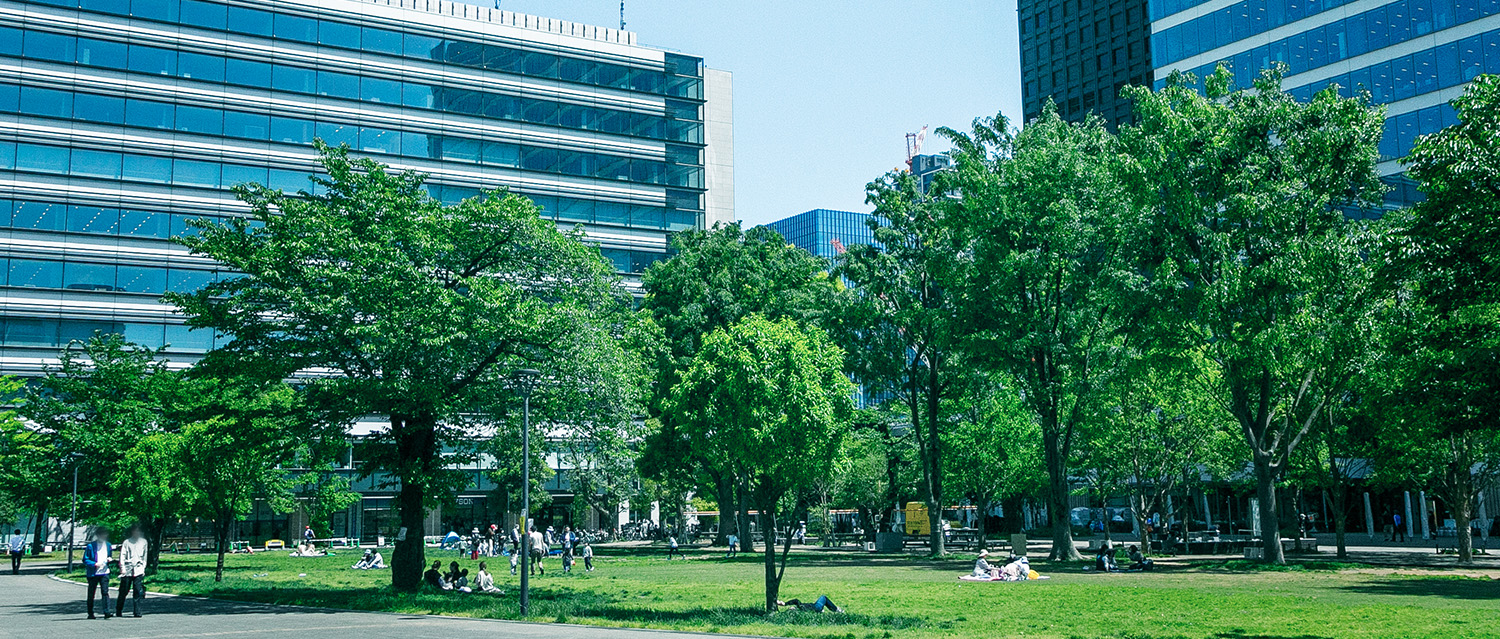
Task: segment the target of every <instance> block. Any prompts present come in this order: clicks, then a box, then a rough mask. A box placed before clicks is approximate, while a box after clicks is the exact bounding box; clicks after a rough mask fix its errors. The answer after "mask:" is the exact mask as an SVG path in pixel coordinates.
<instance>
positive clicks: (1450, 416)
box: [1383, 75, 1500, 562]
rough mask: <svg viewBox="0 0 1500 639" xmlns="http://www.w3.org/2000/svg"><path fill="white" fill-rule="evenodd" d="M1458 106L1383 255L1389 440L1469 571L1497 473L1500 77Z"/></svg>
mask: <svg viewBox="0 0 1500 639" xmlns="http://www.w3.org/2000/svg"><path fill="white" fill-rule="evenodd" d="M1453 106H1454V107H1455V108H1456V109H1457V111H1458V119H1459V123H1458V124H1456V125H1454V126H1450V127H1448V128H1445V129H1443V130H1442V131H1439V132H1437V133H1435V134H1432V135H1427V136H1423V137H1422V138H1420V139H1419V140H1418V142H1417V145H1416V147H1415V148H1413V149H1412V153H1411V155H1410V156H1408V158H1407V163H1408V164H1409V165H1410V167H1411V168H1410V174H1411V176H1412V177H1413V178H1415V179H1416V180H1417V181H1418V182H1419V183H1420V185H1421V189H1422V192H1423V193H1424V194H1426V198H1425V199H1424V200H1423V201H1422V202H1421V203H1419V204H1417V205H1416V207H1415V208H1414V209H1413V210H1412V211H1411V212H1410V214H1409V215H1407V216H1403V217H1399V218H1398V219H1397V221H1396V225H1397V228H1396V231H1395V233H1394V234H1393V235H1392V237H1391V241H1390V243H1389V248H1388V250H1387V251H1386V253H1387V255H1388V257H1389V262H1390V266H1389V270H1388V275H1387V279H1388V281H1390V282H1391V284H1392V289H1393V290H1394V291H1395V292H1396V296H1397V300H1398V305H1399V306H1398V309H1399V310H1398V313H1397V318H1398V319H1397V321H1396V322H1395V326H1394V329H1395V330H1393V331H1392V337H1391V341H1392V352H1393V353H1397V354H1399V355H1400V356H1399V357H1398V358H1396V359H1395V360H1394V366H1392V367H1390V368H1388V369H1386V371H1387V372H1389V373H1391V376H1390V383H1389V385H1388V388H1389V389H1390V390H1391V394H1392V395H1393V399H1394V400H1395V401H1393V402H1392V403H1393V404H1394V405H1395V406H1396V408H1397V410H1396V411H1395V412H1394V414H1392V415H1391V416H1392V417H1398V418H1399V419H1392V420H1390V422H1389V423H1390V425H1391V427H1392V432H1391V433H1390V435H1389V436H1388V437H1386V438H1385V439H1387V441H1388V442H1390V443H1391V444H1392V445H1391V446H1389V447H1388V448H1387V450H1388V451H1390V453H1391V454H1393V455H1396V457H1395V458H1394V459H1393V460H1392V461H1394V462H1396V463H1398V464H1401V465H1402V466H1403V467H1404V468H1405V469H1407V470H1408V471H1409V473H1410V475H1411V477H1412V478H1414V479H1417V480H1418V481H1421V482H1423V483H1425V484H1426V485H1428V486H1430V487H1431V488H1433V489H1434V490H1435V491H1437V492H1438V493H1439V495H1440V496H1442V497H1443V498H1444V500H1445V501H1447V502H1448V507H1449V508H1450V509H1451V510H1452V512H1453V516H1454V520H1455V522H1456V523H1457V527H1458V533H1459V543H1458V546H1459V559H1460V561H1463V562H1468V561H1471V560H1472V553H1473V540H1472V539H1471V538H1470V534H1469V521H1470V520H1471V519H1472V518H1473V515H1474V509H1475V508H1476V504H1477V501H1478V494H1479V491H1480V490H1482V488H1483V487H1484V486H1487V485H1490V482H1492V481H1493V479H1494V478H1495V475H1496V474H1497V473H1500V447H1497V446H1500V442H1497V433H1500V218H1497V216H1496V212H1497V211H1500V144H1497V142H1500V77H1496V76H1493V75H1482V76H1479V77H1478V78H1475V79H1474V81H1473V82H1471V83H1470V84H1469V86H1468V88H1467V89H1465V91H1464V94H1463V95H1462V96H1460V97H1458V98H1456V99H1455V100H1454V101H1453ZM1397 442H1400V445H1396V443H1397ZM1383 459H1384V457H1383Z"/></svg>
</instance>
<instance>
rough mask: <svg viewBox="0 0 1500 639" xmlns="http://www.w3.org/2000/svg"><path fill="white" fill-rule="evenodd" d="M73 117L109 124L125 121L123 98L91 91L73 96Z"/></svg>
mask: <svg viewBox="0 0 1500 639" xmlns="http://www.w3.org/2000/svg"><path fill="white" fill-rule="evenodd" d="M73 117H74V118H77V119H79V120H89V121H92V122H106V123H109V124H124V123H125V99H124V98H115V97H110V96H103V95H94V94H91V93H79V94H77V95H75V96H73Z"/></svg>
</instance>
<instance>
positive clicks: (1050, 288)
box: [939, 108, 1145, 560]
mask: <svg viewBox="0 0 1500 639" xmlns="http://www.w3.org/2000/svg"><path fill="white" fill-rule="evenodd" d="M939 133H940V134H941V135H944V136H945V137H947V138H948V139H950V140H952V142H953V146H954V150H953V151H952V156H953V159H954V170H953V172H952V173H951V174H950V175H948V176H946V178H947V181H943V183H944V184H946V185H952V188H954V189H956V190H957V191H959V192H962V194H963V197H962V198H961V199H950V200H947V201H946V202H945V203H944V205H945V208H947V209H949V210H951V211H952V212H951V213H950V215H951V217H952V218H953V220H954V224H955V227H956V228H957V229H958V230H957V231H956V233H958V234H959V237H960V243H961V245H962V246H963V247H964V249H965V253H967V254H969V255H971V256H972V257H971V259H972V266H971V272H970V274H968V275H967V276H965V277H964V279H963V281H962V282H961V286H962V293H961V297H962V300H963V309H962V315H961V317H963V318H964V323H965V324H966V330H967V332H968V335H967V337H966V340H967V343H968V345H967V347H968V348H969V349H970V350H971V351H972V352H973V353H974V354H975V359H976V361H979V362H983V366H984V367H986V368H989V369H992V370H995V371H997V372H1001V373H1004V374H1005V375H1007V376H1009V377H1010V378H1011V379H1014V380H1015V383H1016V384H1017V386H1018V389H1019V391H1020V393H1019V395H1020V397H1022V398H1023V399H1024V401H1025V403H1026V406H1027V407H1028V408H1029V409H1030V410H1031V411H1032V413H1033V414H1034V415H1035V416H1036V419H1037V421H1038V423H1039V426H1040V428H1039V431H1038V435H1039V441H1038V442H1037V443H1038V445H1039V448H1040V450H1041V451H1042V462H1043V465H1044V468H1045V469H1046V473H1047V479H1048V481H1047V490H1046V491H1045V495H1046V499H1047V506H1048V507H1047V512H1048V514H1049V516H1050V517H1051V520H1052V521H1051V524H1052V552H1051V555H1050V556H1051V557H1052V558H1053V559H1057V560H1078V559H1081V557H1080V556H1079V554H1078V551H1077V549H1076V548H1074V545H1073V532H1072V525H1071V518H1070V508H1069V496H1070V495H1071V494H1072V484H1071V480H1072V479H1073V472H1072V471H1073V469H1072V468H1071V463H1072V462H1073V460H1074V457H1075V454H1076V452H1077V451H1076V450H1075V448H1076V447H1077V445H1078V443H1079V442H1078V440H1079V438H1080V437H1082V436H1084V435H1086V434H1087V433H1088V432H1089V425H1090V424H1092V423H1094V422H1095V420H1096V419H1097V415H1098V414H1099V412H1100V410H1101V407H1102V405H1103V404H1104V403H1105V395H1106V394H1107V390H1106V389H1107V385H1106V383H1107V381H1108V379H1109V377H1110V374H1111V372H1112V369H1113V368H1114V366H1115V364H1116V363H1117V362H1118V361H1119V359H1120V353H1121V352H1122V349H1121V342H1122V341H1123V339H1124V336H1125V335H1127V334H1129V333H1130V332H1132V331H1139V330H1143V329H1144V326H1145V323H1144V322H1143V321H1138V319H1137V318H1136V317H1135V316H1134V315H1133V311H1134V309H1135V307H1136V306H1137V304H1138V302H1137V301H1136V299H1134V296H1135V294H1136V291H1137V289H1139V288H1141V281H1140V280H1141V279H1142V278H1141V277H1140V275H1139V271H1137V270H1136V269H1134V263H1133V262H1132V261H1131V255H1130V253H1129V252H1128V251H1127V246H1128V245H1129V244H1130V243H1131V242H1133V241H1135V238H1134V235H1133V233H1132V231H1133V230H1134V228H1135V222H1136V216H1134V212H1135V209H1134V208H1132V203H1131V200H1130V198H1129V197H1127V191H1126V182H1125V181H1124V180H1122V179H1121V178H1120V173H1121V167H1120V164H1121V160H1120V155H1121V153H1122V149H1121V148H1120V146H1119V144H1118V142H1117V140H1116V139H1115V138H1114V137H1113V136H1112V135H1111V134H1110V133H1109V132H1108V131H1106V130H1105V128H1104V123H1103V121H1101V120H1099V119H1097V118H1090V119H1089V120H1087V121H1086V122H1084V123H1082V124H1075V123H1070V122H1066V121H1064V120H1062V119H1061V118H1060V117H1058V115H1057V113H1056V111H1055V110H1053V109H1051V108H1048V109H1046V110H1045V111H1044V113H1043V114H1042V116H1041V117H1040V118H1038V119H1036V120H1034V121H1032V122H1030V123H1028V124H1027V126H1026V127H1024V128H1022V129H1020V130H1019V131H1012V130H1010V129H1009V128H1008V125H1007V123H1006V121H1005V119H1004V118H1003V117H1001V116H996V117H994V118H986V119H980V120H976V121H975V122H974V125H973V131H972V132H970V133H960V132H957V131H954V130H952V129H946V128H945V129H940V130H939Z"/></svg>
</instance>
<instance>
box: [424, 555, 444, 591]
mask: <svg viewBox="0 0 1500 639" xmlns="http://www.w3.org/2000/svg"><path fill="white" fill-rule="evenodd" d="M442 567H443V562H441V561H434V562H432V567H431V568H428V569H427V572H424V573H422V581H423V582H426V584H427V585H429V586H432V587H433V588H437V589H438V590H447V589H448V588H447V586H446V584H445V583H444V582H443V573H441V572H438V569H439V568H442Z"/></svg>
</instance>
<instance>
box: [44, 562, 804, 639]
mask: <svg viewBox="0 0 1500 639" xmlns="http://www.w3.org/2000/svg"><path fill="white" fill-rule="evenodd" d="M47 578H48V579H51V580H53V581H56V582H61V583H65V584H72V585H74V586H78V587H80V588H84V587H87V586H88V584H85V583H80V582H77V581H73V580H72V579H64V578H62V577H59V576H57V573H55V572H52V573H47ZM146 596H147V597H148V598H150V597H172V598H180V599H196V600H199V601H209V602H214V603H223V604H236V605H242V606H262V607H265V608H290V609H293V610H310V611H317V612H329V611H333V612H350V613H356V614H366V615H385V616H388V617H422V618H424V619H442V620H451V621H474V622H482V623H502V624H509V625H516V626H528V627H541V628H547V627H562V628H576V629H579V630H620V631H628V632H649V633H655V634H662V635H681V636H693V637H728V638H730V639H774V638H772V637H766V636H764V635H732V634H726V633H718V632H701V631H696V630H666V629H663V628H632V627H629V626H591V625H588V624H578V623H553V622H548V621H520V620H517V619H484V618H481V617H458V616H450V615H432V614H423V613H419V612H413V613H407V612H390V611H386V610H352V609H348V608H325V607H321V606H302V605H298V604H278V603H264V602H260V601H236V600H234V599H218V598H215V597H204V596H202V595H184V594H178V593H171V592H156V591H152V590H147V591H146Z"/></svg>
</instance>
